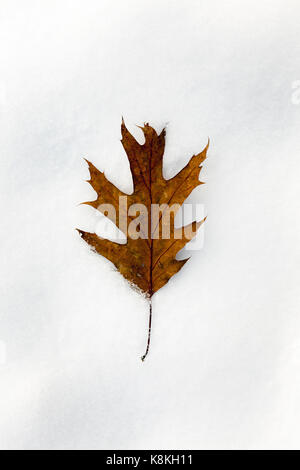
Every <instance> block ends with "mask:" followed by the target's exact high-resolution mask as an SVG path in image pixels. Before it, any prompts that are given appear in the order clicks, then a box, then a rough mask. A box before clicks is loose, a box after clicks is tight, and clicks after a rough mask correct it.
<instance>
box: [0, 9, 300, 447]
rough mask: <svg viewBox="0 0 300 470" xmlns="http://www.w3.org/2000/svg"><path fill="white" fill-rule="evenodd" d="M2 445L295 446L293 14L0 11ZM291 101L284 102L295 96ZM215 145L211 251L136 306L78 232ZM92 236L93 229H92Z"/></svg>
mask: <svg viewBox="0 0 300 470" xmlns="http://www.w3.org/2000/svg"><path fill="white" fill-rule="evenodd" d="M0 18H1V20H0V49H1V65H0V69H1V73H0V110H1V132H0V148H1V172H0V178H1V182H0V187H1V202H0V203H1V216H2V224H1V245H0V246H1V284H0V286H1V309H0V376H1V379H0V380H1V383H0V416H1V419H0V447H1V448H2V449H14V448H17V449H115V448H119V449H143V448H144V449H149V448H152V449H155V448H156V449H165V448H170V449H188V448H190V449H215V448H225V449H232V448H233V449H239V448H251V449H252V448H300V398H299V397H300V314H299V306H300V297H299V281H300V275H299V274H300V273H299V261H300V259H299V258H300V256H299V254H300V253H299V227H300V224H299V197H300V194H299V192H300V191H299V170H300V163H299V162H300V132H299V122H300V94H299V96H297V95H295V93H296V91H295V89H294V88H293V87H295V86H297V80H300V47H299V43H300V4H299V2H298V1H297V0H295V1H293V0H270V1H268V0H254V1H253V0H251V1H250V0H249V1H248V0H247V1H243V2H240V1H238V0H227V1H222V0H219V1H216V0H203V1H201V0H199V1H193V0H187V1H185V2H182V1H179V0H176V1H175V0H173V1H167V0H153V1H151V2H146V1H137V0H126V1H121V0H118V1H111V0H109V1H101V0H98V1H96V0H95V1H92V0H72V1H67V0H51V1H50V0H40V1H33V0H19V1H16V0H0ZM293 93H294V95H293ZM121 115H124V117H125V119H126V123H127V125H128V128H129V129H130V130H131V131H132V132H133V133H134V134H135V135H136V137H137V138H138V139H141V141H142V136H141V131H140V130H139V129H138V128H137V127H135V125H136V124H142V123H143V122H144V121H146V122H147V121H149V122H150V124H152V125H153V126H154V127H156V129H157V130H161V129H162V127H163V126H164V125H167V145H166V154H165V160H164V164H165V167H164V172H165V176H166V177H170V176H173V175H174V174H175V173H176V172H177V171H179V170H180V169H181V168H182V167H183V166H184V165H185V164H186V163H187V161H188V159H189V158H190V156H191V155H192V154H193V153H194V152H198V151H199V150H201V149H202V148H203V147H204V146H205V144H206V142H207V137H208V136H209V137H210V139H211V146H210V150H209V153H208V160H207V162H206V164H205V167H204V169H203V172H202V180H204V181H205V182H206V185H204V186H201V187H199V188H197V190H196V191H195V193H194V194H193V196H192V198H193V199H191V200H193V201H194V202H199V203H202V204H204V210H205V213H206V214H208V219H207V222H206V224H205V231H204V246H203V248H202V249H201V250H198V251H194V252H193V253H192V259H191V260H190V261H189V263H187V264H186V265H185V267H184V268H183V269H182V271H181V272H180V274H178V275H177V276H176V277H174V278H173V279H172V280H171V281H170V282H169V284H168V285H167V286H166V287H164V288H163V289H162V290H161V291H160V292H159V293H158V294H157V295H156V297H155V298H154V306H153V308H154V320H153V337H152V345H151V352H150V355H149V357H148V358H147V360H146V362H145V363H142V362H141V361H140V356H141V354H143V352H144V350H145V346H146V335H147V321H148V310H147V303H146V301H145V300H144V299H143V298H142V297H140V296H139V295H138V294H136V293H135V292H134V291H132V290H131V289H130V288H129V287H128V285H127V284H126V282H125V281H124V280H123V278H122V277H121V276H120V275H119V274H118V273H116V272H115V271H114V269H113V268H112V265H111V264H110V263H109V262H108V261H106V260H105V259H102V258H101V257H99V256H97V255H95V254H93V253H92V252H91V251H90V250H89V248H88V246H87V245H86V244H85V243H84V242H83V241H82V240H81V239H80V238H79V236H78V234H77V233H76V232H75V230H74V228H75V227H80V228H82V229H85V230H91V231H93V230H95V227H96V226H97V227H98V224H100V225H101V220H100V217H99V215H97V214H96V211H94V210H93V209H92V208H90V207H87V206H80V205H79V203H80V202H82V201H86V200H90V199H93V198H94V192H93V190H92V189H91V188H90V187H89V185H88V184H87V183H85V182H84V180H86V179H87V178H88V171H87V165H86V163H85V162H84V160H83V158H82V157H87V158H88V159H89V160H91V161H93V162H94V163H95V164H96V166H98V167H99V168H100V169H101V170H105V172H106V175H107V177H108V178H109V179H111V181H112V182H114V183H115V184H118V185H119V186H120V188H121V189H123V190H124V191H130V190H131V188H132V183H131V177H130V172H129V166H128V163H127V159H126V156H125V153H124V151H123V149H122V146H121V144H120V123H121ZM98 228H99V227H98Z"/></svg>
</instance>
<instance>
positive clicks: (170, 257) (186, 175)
mask: <svg viewBox="0 0 300 470" xmlns="http://www.w3.org/2000/svg"><path fill="white" fill-rule="evenodd" d="M141 129H142V131H143V133H144V136H145V142H144V144H142V145H141V144H139V143H138V142H137V141H136V140H135V138H134V137H133V136H132V135H131V134H130V132H129V131H128V130H127V128H126V126H125V123H124V120H122V126H121V132H122V140H121V142H122V145H123V147H124V149H125V152H126V154H127V157H128V160H129V164H130V169H131V173H132V178H133V187H134V191H133V193H132V194H130V195H127V194H125V193H123V192H122V191H120V190H119V189H118V188H116V187H115V186H114V185H113V184H112V183H111V182H110V181H108V180H107V179H106V177H105V175H104V173H102V172H101V171H99V170H98V169H97V168H96V167H95V166H94V165H93V164H92V163H90V162H87V163H88V165H89V170H90V180H89V183H90V184H91V186H92V187H93V189H94V190H95V191H96V193H97V199H96V200H95V201H91V202H86V203H85V204H89V205H91V206H92V207H94V208H95V209H99V210H100V211H101V212H103V213H105V215H107V216H108V217H109V218H110V219H111V220H113V221H115V223H116V225H117V226H118V227H119V228H121V229H122V230H123V231H124V232H125V233H126V235H128V236H127V243H126V244H118V243H116V242H112V241H109V240H106V239H103V238H101V237H98V236H97V235H96V234H95V233H88V232H83V231H82V230H79V233H80V235H81V236H82V238H83V239H84V240H85V241H86V242H87V243H88V244H89V245H90V246H92V247H93V248H94V249H95V250H96V251H97V253H99V254H100V255H102V256H104V257H105V258H107V259H108V260H109V261H111V262H112V263H113V264H114V265H115V266H116V268H117V269H118V271H119V272H120V273H121V274H122V275H123V276H124V277H125V278H126V279H127V280H128V281H129V282H130V283H133V284H134V285H135V286H137V287H138V288H139V289H140V290H141V291H142V292H144V293H145V294H146V295H147V296H148V297H150V298H151V297H152V295H153V294H154V293H155V292H157V291H158V290H159V289H160V288H161V287H163V286H164V285H165V284H166V283H167V282H168V281H169V279H170V278H171V277H172V276H173V275H174V274H176V273H177V272H178V271H179V270H180V269H181V268H182V266H183V265H184V264H185V263H186V261H187V259H185V260H180V261H179V260H176V254H177V253H178V251H179V250H181V249H182V248H183V247H184V246H185V244H186V243H187V242H188V241H190V239H191V238H192V237H193V236H195V234H196V231H197V230H198V228H199V227H200V225H201V224H202V223H203V222H204V220H205V219H203V220H202V221H201V222H193V223H192V224H190V226H189V227H185V229H186V230H185V231H184V233H183V236H181V234H182V230H181V229H175V228H174V217H175V214H176V212H177V211H178V209H179V208H180V206H181V205H182V204H183V202H184V200H185V199H186V198H187V197H188V196H189V195H190V193H191V192H192V191H193V189H194V188H196V187H197V186H198V185H200V184H202V183H201V182H200V181H199V174H200V171H201V168H202V167H201V166H200V165H201V163H202V162H203V161H204V160H205V158H206V152H207V149H208V145H209V144H207V146H206V147H205V149H204V150H203V151H202V152H201V153H199V154H197V155H193V156H192V157H191V159H190V161H189V162H188V164H187V165H186V166H185V167H184V168H183V169H182V170H181V171H180V172H179V173H178V174H177V175H176V176H174V177H173V178H171V179H169V180H166V179H164V177H163V172H162V162H163V153H164V147H165V129H164V130H163V131H162V132H161V133H160V134H159V135H158V134H157V133H156V131H155V130H154V129H153V128H152V127H151V126H149V124H145V125H144V126H143V127H141ZM122 196H123V197H124V196H127V206H128V208H129V207H131V206H132V205H133V204H144V206H145V208H146V209H147V214H146V215H144V219H142V218H141V219H140V220H141V221H143V223H142V224H140V225H139V229H140V235H142V236H143V237H144V238H137V239H133V238H132V236H134V234H135V233H136V232H137V231H138V230H136V225H135V223H134V221H135V220H137V219H136V215H138V214H132V213H130V215H129V216H127V212H126V209H124V207H123V206H122V207H123V209H122V208H121V209H120V207H119V198H120V197H122ZM103 204H111V205H112V206H113V207H114V208H115V211H116V220H114V217H112V216H111V214H109V213H107V212H106V211H105V207H104V208H103ZM153 204H159V205H161V204H167V205H168V206H167V207H169V206H172V205H173V204H175V205H177V206H175V207H174V211H173V213H171V224H170V226H169V224H168V220H167V217H166V211H167V209H164V210H162V211H161V212H160V214H159V216H158V221H157V220H156V223H155V222H154V217H153V215H152V216H151V208H152V205H153ZM101 205H102V207H101ZM133 212H134V211H133ZM140 215H141V216H142V217H143V214H141V213H140ZM145 218H146V219H147V220H145ZM146 225H148V227H146V230H144V231H143V230H142V227H145V226H146ZM168 226H169V228H170V234H169V236H168V237H167V238H164V237H163V230H164V229H166V230H167V229H168ZM189 229H190V230H192V231H193V232H194V233H193V234H192V235H191V237H190V236H189V237H187V236H186V231H187V230H189ZM180 236H181V237H180Z"/></svg>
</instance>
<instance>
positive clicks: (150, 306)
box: [141, 297, 152, 362]
mask: <svg viewBox="0 0 300 470" xmlns="http://www.w3.org/2000/svg"><path fill="white" fill-rule="evenodd" d="M151 323H152V298H151V297H150V300H149V329H148V341H147V348H146V352H145V354H144V355H143V356H142V357H141V359H142V361H143V362H144V360H145V359H146V356H147V354H148V352H149V347H150V338H151Z"/></svg>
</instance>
